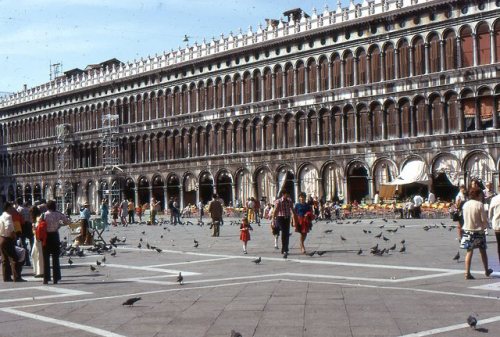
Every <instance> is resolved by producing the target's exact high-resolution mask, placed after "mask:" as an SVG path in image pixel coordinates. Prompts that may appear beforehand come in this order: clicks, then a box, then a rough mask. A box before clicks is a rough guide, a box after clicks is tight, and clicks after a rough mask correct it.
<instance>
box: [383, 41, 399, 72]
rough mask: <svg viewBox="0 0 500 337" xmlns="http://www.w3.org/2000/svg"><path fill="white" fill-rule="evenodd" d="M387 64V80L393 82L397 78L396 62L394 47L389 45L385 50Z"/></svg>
mask: <svg viewBox="0 0 500 337" xmlns="http://www.w3.org/2000/svg"><path fill="white" fill-rule="evenodd" d="M384 55H385V58H384V62H385V80H386V81H388V80H393V79H395V78H396V77H395V76H396V72H395V61H394V46H393V45H392V43H388V44H387V45H386V46H385V48H384Z"/></svg>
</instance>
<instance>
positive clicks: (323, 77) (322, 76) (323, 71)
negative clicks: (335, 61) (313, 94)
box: [319, 57, 328, 91]
mask: <svg viewBox="0 0 500 337" xmlns="http://www.w3.org/2000/svg"><path fill="white" fill-rule="evenodd" d="M324 90H328V60H327V59H326V57H323V58H322V59H321V60H320V61H319V91H324Z"/></svg>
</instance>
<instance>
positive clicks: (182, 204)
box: [165, 185, 184, 210]
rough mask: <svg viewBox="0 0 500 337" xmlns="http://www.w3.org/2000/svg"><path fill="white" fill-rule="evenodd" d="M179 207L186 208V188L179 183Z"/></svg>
mask: <svg viewBox="0 0 500 337" xmlns="http://www.w3.org/2000/svg"><path fill="white" fill-rule="evenodd" d="M165 200H166V199H165ZM179 207H180V209H181V210H182V209H183V208H184V188H183V187H182V185H179Z"/></svg>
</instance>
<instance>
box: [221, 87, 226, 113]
mask: <svg viewBox="0 0 500 337" xmlns="http://www.w3.org/2000/svg"><path fill="white" fill-rule="evenodd" d="M221 88H222V102H221V103H222V104H221V106H222V107H223V108H224V107H226V85H225V83H222V85H221Z"/></svg>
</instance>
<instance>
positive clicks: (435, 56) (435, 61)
mask: <svg viewBox="0 0 500 337" xmlns="http://www.w3.org/2000/svg"><path fill="white" fill-rule="evenodd" d="M440 60H441V57H440V41H439V36H438V35H437V34H432V35H431V36H430V38H429V72H431V73H436V72H438V71H440V70H441V67H440Z"/></svg>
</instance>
